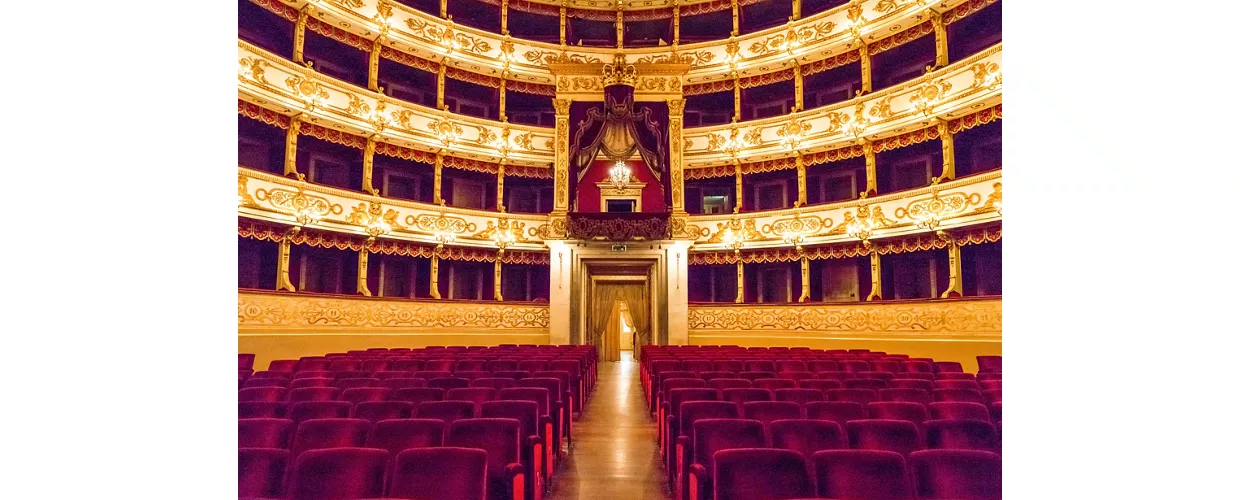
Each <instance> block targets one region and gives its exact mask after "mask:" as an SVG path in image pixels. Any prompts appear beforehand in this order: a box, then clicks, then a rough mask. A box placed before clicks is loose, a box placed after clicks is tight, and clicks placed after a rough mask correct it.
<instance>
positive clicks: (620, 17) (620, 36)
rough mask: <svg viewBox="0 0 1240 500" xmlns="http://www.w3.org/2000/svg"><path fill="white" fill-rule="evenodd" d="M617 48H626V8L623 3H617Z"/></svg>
mask: <svg viewBox="0 0 1240 500" xmlns="http://www.w3.org/2000/svg"><path fill="white" fill-rule="evenodd" d="M616 6H617V7H620V8H619V9H617V10H616V48H617V49H623V48H624V7H623V4H621V3H616Z"/></svg>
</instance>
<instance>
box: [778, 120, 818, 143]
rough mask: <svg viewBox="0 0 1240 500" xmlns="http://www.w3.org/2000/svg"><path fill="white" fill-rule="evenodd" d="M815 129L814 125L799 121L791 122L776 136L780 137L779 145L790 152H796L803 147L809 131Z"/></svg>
mask: <svg viewBox="0 0 1240 500" xmlns="http://www.w3.org/2000/svg"><path fill="white" fill-rule="evenodd" d="M811 127H813V124H812V123H806V122H803V121H800V120H797V119H795V118H794V119H792V120H789V121H788V123H785V124H784V125H783V126H782V127H779V130H776V131H775V135H777V136H779V137H780V140H779V144H780V145H782V146H783V147H785V148H787V149H789V150H796V149H797V147H798V146H800V145H801V141H803V140H805V136H806V135H808V133H809V129H810V128H811Z"/></svg>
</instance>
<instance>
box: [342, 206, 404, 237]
mask: <svg viewBox="0 0 1240 500" xmlns="http://www.w3.org/2000/svg"><path fill="white" fill-rule="evenodd" d="M398 217H400V213H398V212H397V211H396V210H395V209H391V208H389V209H387V210H386V211H384V210H383V205H382V204H380V203H378V202H374V201H372V202H369V203H359V204H358V205H357V206H356V207H353V211H352V212H351V213H350V214H349V216H348V217H346V218H345V222H348V223H349V224H356V225H359V226H363V227H365V228H366V234H369V235H371V236H382V235H384V234H387V233H390V232H392V230H393V229H395V230H400V231H405V230H406V229H405V227H404V226H402V225H400V223H399V222H396V219H397V218H398Z"/></svg>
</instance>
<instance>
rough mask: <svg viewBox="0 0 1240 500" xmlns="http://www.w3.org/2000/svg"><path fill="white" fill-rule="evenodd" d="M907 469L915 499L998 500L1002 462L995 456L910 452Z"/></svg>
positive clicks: (958, 451)
mask: <svg viewBox="0 0 1240 500" xmlns="http://www.w3.org/2000/svg"><path fill="white" fill-rule="evenodd" d="M909 468H910V469H911V472H912V476H913V484H914V485H915V486H916V489H917V496H918V498H921V499H926V500H938V499H958V500H999V499H1000V498H1002V494H1003V462H1002V459H1000V458H999V455H996V454H994V453H990V452H987V451H976V450H925V451H917V452H913V454H912V455H911V456H910V457H909Z"/></svg>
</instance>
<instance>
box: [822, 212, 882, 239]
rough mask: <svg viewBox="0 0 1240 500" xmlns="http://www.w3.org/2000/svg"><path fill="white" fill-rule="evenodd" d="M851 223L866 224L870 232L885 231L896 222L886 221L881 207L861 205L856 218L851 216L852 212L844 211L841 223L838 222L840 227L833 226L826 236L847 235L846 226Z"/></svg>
mask: <svg viewBox="0 0 1240 500" xmlns="http://www.w3.org/2000/svg"><path fill="white" fill-rule="evenodd" d="M853 222H861V223H863V224H866V225H867V226H868V227H869V229H870V230H874V229H886V228H889V227H892V226H895V225H896V221H894V220H891V219H888V218H887V216H885V215H883V207H874V208H872V209H871V208H870V207H869V206H867V205H862V206H859V207H857V215H856V217H854V216H853V213H852V212H850V211H845V212H844V220H843V222H840V225H838V226H835V228H833V229H831V230H830V231H828V232H827V236H834V235H839V234H845V233H847V232H848V226H849V225H851V224H852V223H853Z"/></svg>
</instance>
